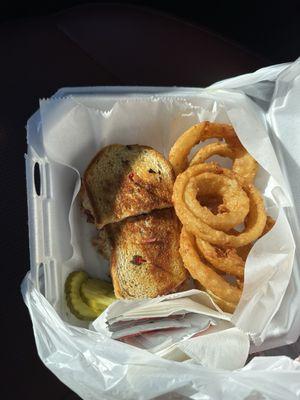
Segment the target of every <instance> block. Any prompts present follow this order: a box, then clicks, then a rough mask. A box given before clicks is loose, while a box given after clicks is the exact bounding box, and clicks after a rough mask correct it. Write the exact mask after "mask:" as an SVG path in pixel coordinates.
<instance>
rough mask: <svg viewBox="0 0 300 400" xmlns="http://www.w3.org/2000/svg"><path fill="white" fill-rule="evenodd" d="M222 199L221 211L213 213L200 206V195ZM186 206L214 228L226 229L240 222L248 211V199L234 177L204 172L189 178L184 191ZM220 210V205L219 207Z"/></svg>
mask: <svg viewBox="0 0 300 400" xmlns="http://www.w3.org/2000/svg"><path fill="white" fill-rule="evenodd" d="M202 194H203V195H204V196H207V195H214V196H219V197H220V198H222V199H223V204H222V211H223V212H222V213H220V212H218V213H217V214H213V213H212V212H211V211H210V210H209V208H207V207H203V206H201V204H199V201H200V203H201V195H202ZM184 200H185V202H186V204H187V206H188V207H189V208H190V209H191V210H193V213H194V215H195V216H197V217H198V218H200V219H201V220H202V221H204V222H205V223H207V224H208V225H209V226H211V227H212V228H215V229H219V230H223V231H228V230H230V229H232V228H234V227H235V226H237V225H239V224H242V223H243V222H244V220H245V218H246V216H247V214H248V212H249V199H248V196H247V194H246V193H245V192H244V190H243V189H242V188H241V186H240V184H239V182H238V181H237V180H236V179H235V177H231V178H229V177H228V176H225V175H220V174H214V173H211V172H204V173H202V174H200V175H197V176H195V177H193V178H191V179H190V181H189V182H188V184H187V186H186V190H185V193H184ZM219 210H220V207H219Z"/></svg>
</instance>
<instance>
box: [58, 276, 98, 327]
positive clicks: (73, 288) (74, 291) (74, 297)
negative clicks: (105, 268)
mask: <svg viewBox="0 0 300 400" xmlns="http://www.w3.org/2000/svg"><path fill="white" fill-rule="evenodd" d="M86 280H88V275H87V273H86V272H84V271H74V272H72V273H71V274H70V275H69V276H68V278H67V280H66V283H65V293H66V299H67V304H68V307H69V309H70V311H71V312H72V314H74V315H75V316H76V317H77V318H78V319H82V320H87V321H92V320H94V319H95V318H97V317H98V316H99V315H100V314H101V312H102V311H103V310H104V308H103V307H102V308H101V309H99V308H98V309H93V308H91V307H89V306H88V305H87V304H86V303H85V302H84V301H83V299H82V297H81V295H80V288H81V285H82V284H83V283H84V282H85V281H86Z"/></svg>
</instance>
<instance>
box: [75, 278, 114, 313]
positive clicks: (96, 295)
mask: <svg viewBox="0 0 300 400" xmlns="http://www.w3.org/2000/svg"><path fill="white" fill-rule="evenodd" d="M81 296H82V298H83V300H84V301H85V302H86V303H87V304H88V305H89V306H90V307H91V308H93V309H94V310H98V309H105V308H107V307H108V306H109V305H110V304H111V303H113V302H114V301H115V300H116V297H115V295H114V289H113V286H112V285H111V284H109V283H107V282H104V281H102V280H100V279H91V278H89V279H87V280H85V281H84V282H83V283H82V285H81Z"/></svg>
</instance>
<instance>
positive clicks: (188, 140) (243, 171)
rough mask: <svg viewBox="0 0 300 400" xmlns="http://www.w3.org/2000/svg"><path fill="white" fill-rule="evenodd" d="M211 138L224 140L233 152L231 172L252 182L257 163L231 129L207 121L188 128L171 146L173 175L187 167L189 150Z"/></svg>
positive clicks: (228, 126) (229, 126)
mask: <svg viewBox="0 0 300 400" xmlns="http://www.w3.org/2000/svg"><path fill="white" fill-rule="evenodd" d="M211 138H216V139H225V141H226V143H228V145H229V146H230V148H231V150H232V151H234V161H233V166H232V169H233V171H234V172H236V173H237V174H239V175H241V176H243V177H244V179H245V180H246V181H247V182H252V181H253V179H254V177H255V175H256V172H257V167H258V166H257V162H256V161H255V160H254V158H253V157H252V156H251V155H250V154H249V153H248V152H247V151H246V150H245V148H244V147H243V146H242V144H241V143H240V141H239V139H238V137H237V135H236V133H235V131H234V129H233V127H232V126H231V125H228V124H218V123H213V122H208V121H205V122H201V123H200V124H197V125H194V126H192V127H191V128H189V129H188V130H187V131H185V132H184V133H183V134H182V135H181V136H180V137H179V138H178V139H177V141H176V142H175V143H174V145H173V146H172V148H171V150H170V154H169V161H170V163H171V164H172V166H173V169H174V171H175V174H176V175H178V174H180V173H181V172H183V171H184V170H185V169H186V168H187V167H188V155H189V153H190V151H191V149H192V148H193V147H194V146H195V145H197V144H198V143H200V142H203V141H204V140H206V139H211ZM214 154H217V153H214ZM211 155H213V154H211ZM221 155H222V154H221ZM209 157H210V156H209ZM227 157H228V155H227ZM207 158H208V157H207ZM230 158H231V157H230Z"/></svg>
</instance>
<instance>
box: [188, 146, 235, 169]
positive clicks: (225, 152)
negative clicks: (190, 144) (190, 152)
mask: <svg viewBox="0 0 300 400" xmlns="http://www.w3.org/2000/svg"><path fill="white" fill-rule="evenodd" d="M216 155H218V156H221V157H227V158H230V159H231V160H234V159H235V152H234V150H233V149H232V148H231V147H230V146H229V144H228V143H221V142H215V143H210V144H208V145H206V146H204V147H202V148H201V149H199V150H198V152H197V153H196V154H195V155H194V157H193V158H192V159H191V161H190V164H189V166H190V167H192V166H193V165H196V164H200V163H204V162H205V161H206V160H207V159H208V158H210V157H212V156H216Z"/></svg>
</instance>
